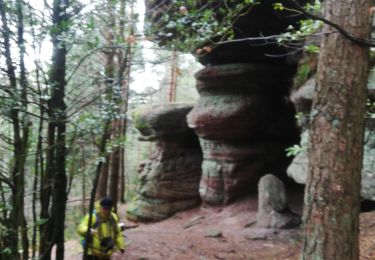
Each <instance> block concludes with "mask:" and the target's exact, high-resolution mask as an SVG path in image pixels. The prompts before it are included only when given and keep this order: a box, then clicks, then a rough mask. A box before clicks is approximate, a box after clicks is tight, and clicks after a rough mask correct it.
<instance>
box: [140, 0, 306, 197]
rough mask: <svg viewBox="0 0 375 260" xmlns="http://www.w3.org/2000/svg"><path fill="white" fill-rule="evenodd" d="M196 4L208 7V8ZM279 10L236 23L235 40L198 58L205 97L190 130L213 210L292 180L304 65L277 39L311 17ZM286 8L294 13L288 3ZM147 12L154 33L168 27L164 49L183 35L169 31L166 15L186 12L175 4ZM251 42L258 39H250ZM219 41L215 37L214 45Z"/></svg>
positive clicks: (255, 12)
mask: <svg viewBox="0 0 375 260" xmlns="http://www.w3.org/2000/svg"><path fill="white" fill-rule="evenodd" d="M193 2H194V1H193ZM299 2H301V3H302V2H305V1H304V0H301V1H299ZM195 3H196V5H197V6H200V5H202V6H203V5H206V4H208V1H196V2H195ZM274 3H275V1H273V0H266V1H260V2H259V3H258V4H256V5H254V6H252V7H251V8H250V9H249V10H248V11H247V12H245V13H244V15H242V16H239V17H237V18H236V19H234V20H233V29H234V39H235V41H226V42H224V43H223V42H221V43H219V44H217V45H215V46H214V48H212V49H211V50H210V51H206V52H203V53H200V54H199V55H198V56H197V58H198V60H199V61H200V62H201V63H202V64H204V65H207V67H206V68H204V69H203V70H201V71H200V72H198V73H197V74H196V79H197V89H198V92H199V94H200V98H199V101H198V103H197V104H196V105H195V107H194V109H193V110H192V111H191V112H190V113H189V115H188V123H189V126H190V127H191V128H193V129H194V130H195V132H196V133H197V135H198V136H199V140H200V144H201V147H202V150H203V157H204V159H203V164H202V171H203V173H202V179H201V182H200V188H199V191H200V196H201V198H202V200H203V201H204V202H206V203H209V204H225V203H228V202H230V201H232V200H234V199H235V198H236V197H238V196H240V195H241V194H244V193H249V192H251V191H255V190H256V184H257V182H258V180H259V178H260V177H261V176H262V175H264V174H266V173H267V172H274V173H277V174H278V175H280V176H282V175H286V174H285V172H286V167H287V165H288V164H289V162H290V160H289V158H287V157H286V156H285V153H286V152H285V149H286V148H287V147H289V146H291V145H293V144H295V143H298V141H299V131H298V129H297V127H296V123H295V119H294V115H295V110H294V108H293V106H292V104H291V102H290V101H289V89H290V87H291V85H292V79H293V75H294V73H295V70H296V67H297V61H298V59H297V58H296V56H295V55H292V54H291V53H289V51H290V49H288V48H287V47H286V46H285V45H280V44H278V43H277V41H276V38H273V39H272V37H273V36H275V35H278V34H280V33H282V32H285V31H286V30H287V28H288V26H289V25H294V26H296V27H298V21H299V19H301V18H303V17H302V16H301V15H295V14H293V15H291V13H290V12H289V11H288V8H286V9H285V10H283V11H282V12H280V11H277V10H275V8H274V7H273V4H274ZM282 3H283V5H284V6H286V7H291V6H290V4H291V3H290V2H288V1H282ZM210 4H214V5H215V8H214V9H213V15H215V16H217V17H218V18H219V17H220V15H218V14H217V13H215V10H219V8H220V6H221V5H225V4H226V3H224V2H223V1H216V2H215V1H214V2H212V1H211V2H209V5H210ZM229 5H230V3H229ZM146 11H147V12H148V20H149V22H150V24H149V26H151V27H152V26H156V27H158V28H163V34H161V35H160V36H156V38H157V41H158V43H159V44H165V43H166V42H168V40H170V37H177V36H178V35H179V32H178V31H177V30H176V28H172V27H173V26H172V27H170V26H164V27H163V24H164V25H167V24H168V22H169V21H168V19H167V18H168V16H163V14H165V13H167V14H169V13H171V12H178V6H174V5H173V3H172V1H170V0H166V1H165V0H148V1H146ZM162 17H163V18H162ZM166 17H167V18H166ZM219 19H220V18H219ZM186 27H188V25H186ZM164 30H165V31H164ZM156 31H157V30H156ZM166 32H167V33H166ZM167 35H170V36H167ZM168 37H169V38H168ZM249 37H250V38H251V37H256V38H258V39H257V40H246V39H245V38H249ZM267 37H270V38H267ZM236 39H241V40H236ZM216 40H218V39H216V38H215V36H213V39H212V41H216ZM201 47H202V46H196V48H201Z"/></svg>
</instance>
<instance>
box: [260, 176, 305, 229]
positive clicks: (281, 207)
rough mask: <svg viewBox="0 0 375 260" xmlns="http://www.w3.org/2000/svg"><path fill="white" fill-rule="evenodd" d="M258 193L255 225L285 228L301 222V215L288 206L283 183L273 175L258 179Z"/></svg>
mask: <svg viewBox="0 0 375 260" xmlns="http://www.w3.org/2000/svg"><path fill="white" fill-rule="evenodd" d="M258 193H259V196H258V212H257V226H259V227H263V228H280V229H286V228H293V227H296V226H298V225H299V224H300V223H301V217H300V216H299V215H298V214H296V213H294V212H292V211H291V210H290V209H289V207H288V201H287V195H286V189H285V186H284V183H283V182H282V181H281V180H280V179H278V178H277V177H276V176H275V175H272V174H267V175H265V176H263V177H262V178H261V179H260V181H259V184H258Z"/></svg>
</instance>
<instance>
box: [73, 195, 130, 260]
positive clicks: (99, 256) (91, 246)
mask: <svg viewBox="0 0 375 260" xmlns="http://www.w3.org/2000/svg"><path fill="white" fill-rule="evenodd" d="M112 206H113V202H112V200H111V199H110V198H107V197H105V198H102V199H101V200H100V201H98V202H96V203H95V210H94V213H93V214H92V220H91V223H92V224H91V228H90V239H89V243H88V253H87V254H88V257H87V259H89V260H109V259H110V258H111V255H112V254H113V252H114V251H115V250H116V249H118V250H120V251H121V253H124V249H125V242H124V238H123V236H122V234H121V229H120V227H119V225H118V216H117V215H116V213H114V212H113V211H112ZM88 222H89V214H87V215H85V216H84V217H83V218H82V219H81V222H80V224H79V225H78V228H77V232H78V234H79V235H80V236H82V237H83V240H82V245H83V246H85V244H86V243H87V241H85V236H86V232H87V229H88Z"/></svg>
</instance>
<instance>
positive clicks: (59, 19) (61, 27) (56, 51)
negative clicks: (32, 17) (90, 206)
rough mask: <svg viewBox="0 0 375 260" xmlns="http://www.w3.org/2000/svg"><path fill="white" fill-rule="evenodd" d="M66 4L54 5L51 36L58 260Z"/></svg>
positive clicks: (63, 188) (59, 258)
mask: <svg viewBox="0 0 375 260" xmlns="http://www.w3.org/2000/svg"><path fill="white" fill-rule="evenodd" d="M68 4H69V1H67V0H54V2H53V22H54V23H53V25H54V26H55V27H56V28H58V29H57V32H56V33H54V32H52V35H51V36H52V43H53V54H52V69H51V74H50V84H51V85H52V94H51V102H50V110H51V112H52V120H54V129H51V130H53V131H55V133H56V139H55V142H54V144H55V146H54V147H53V148H52V149H53V150H55V153H54V166H55V173H54V178H53V179H54V186H53V188H54V190H53V207H52V208H53V217H54V222H55V223H54V229H53V232H54V234H53V237H54V239H53V242H54V243H55V244H56V260H63V259H64V229H65V209H66V201H67V176H66V170H65V157H66V147H65V143H66V141H65V133H66V105H65V101H64V97H65V86H66V81H65V74H66V68H65V67H66V55H67V50H66V46H65V43H64V42H63V41H62V40H61V37H62V36H63V34H64V33H65V32H66V24H67V23H68V22H69V17H68V15H67V14H66V10H65V9H64V8H65V7H64V6H68Z"/></svg>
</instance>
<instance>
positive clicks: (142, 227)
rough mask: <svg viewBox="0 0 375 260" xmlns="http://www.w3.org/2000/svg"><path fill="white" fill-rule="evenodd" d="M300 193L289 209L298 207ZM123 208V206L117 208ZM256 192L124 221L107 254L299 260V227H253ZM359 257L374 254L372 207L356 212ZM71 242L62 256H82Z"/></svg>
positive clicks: (146, 259) (142, 259)
mask: <svg viewBox="0 0 375 260" xmlns="http://www.w3.org/2000/svg"><path fill="white" fill-rule="evenodd" d="M301 199H302V198H300V196H297V197H294V198H292V199H291V201H292V204H291V205H290V206H291V208H292V209H293V210H294V211H296V212H300V211H301ZM119 212H120V216H121V215H122V214H121V212H125V206H122V207H121V208H120V210H119ZM256 212H257V198H256V196H249V197H246V198H244V199H242V200H240V201H238V202H236V203H233V204H231V205H229V206H226V207H204V206H200V207H196V208H193V209H190V210H187V211H184V212H180V213H177V214H175V215H173V216H172V217H170V218H168V219H166V220H164V221H160V222H156V223H146V224H144V223H138V224H137V225H135V224H134V223H131V222H127V221H126V220H125V219H124V218H122V220H123V221H124V222H125V224H126V226H128V229H126V230H125V237H126V242H127V245H128V246H127V249H126V252H125V253H124V254H120V253H116V254H114V255H113V257H112V259H118V260H121V259H127V260H132V259H134V260H154V259H155V260H157V259H163V260H165V259H173V260H177V259H178V260H185V259H186V260H188V259H189V260H191V259H192V260H195V259H196V260H211V259H213V260H215V259H228V260H231V259H233V260H235V259H236V260H237V259H238V260H240V259H246V260H251V259H262V260H268V259H269V260H271V259H276V260H279V259H280V260H287V259H290V260H297V259H300V252H301V251H300V250H301V241H302V235H301V234H302V233H301V229H289V230H270V229H261V228H257V227H256V225H255V220H256ZM360 232H361V233H360V243H361V244H360V246H361V253H360V255H361V257H360V259H361V260H365V259H372V260H374V259H375V211H372V212H367V213H361V231H360ZM81 251H82V250H81V249H80V246H79V244H78V242H77V241H68V242H67V243H66V252H67V253H66V254H67V255H66V259H77V260H78V259H82V253H81Z"/></svg>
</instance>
